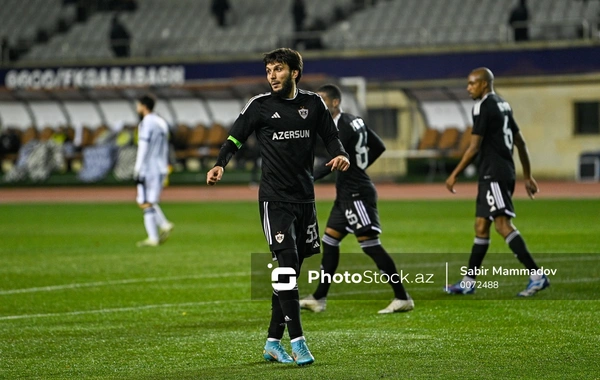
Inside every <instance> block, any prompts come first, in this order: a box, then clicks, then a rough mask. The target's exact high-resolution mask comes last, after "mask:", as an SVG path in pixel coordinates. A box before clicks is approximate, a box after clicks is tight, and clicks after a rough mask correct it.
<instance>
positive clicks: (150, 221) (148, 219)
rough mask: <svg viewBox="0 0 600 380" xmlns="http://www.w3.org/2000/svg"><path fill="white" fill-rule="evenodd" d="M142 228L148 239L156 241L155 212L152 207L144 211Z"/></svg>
mask: <svg viewBox="0 0 600 380" xmlns="http://www.w3.org/2000/svg"><path fill="white" fill-rule="evenodd" d="M144 227H146V232H147V233H148V239H150V240H154V241H158V229H157V228H156V212H155V210H154V208H153V207H148V208H147V209H144Z"/></svg>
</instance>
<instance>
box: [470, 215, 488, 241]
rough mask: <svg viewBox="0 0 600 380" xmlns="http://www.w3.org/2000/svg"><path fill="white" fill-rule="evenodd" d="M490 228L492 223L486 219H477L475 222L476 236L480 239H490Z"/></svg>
mask: <svg viewBox="0 0 600 380" xmlns="http://www.w3.org/2000/svg"><path fill="white" fill-rule="evenodd" d="M490 226H491V223H490V222H489V221H488V220H486V219H484V218H477V219H476V220H475V226H474V227H475V236H478V237H480V238H488V237H490Z"/></svg>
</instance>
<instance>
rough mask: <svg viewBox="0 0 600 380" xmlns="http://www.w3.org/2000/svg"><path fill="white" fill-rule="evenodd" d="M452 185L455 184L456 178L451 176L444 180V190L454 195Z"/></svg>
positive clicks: (454, 191)
mask: <svg viewBox="0 0 600 380" xmlns="http://www.w3.org/2000/svg"><path fill="white" fill-rule="evenodd" d="M454 184H456V176H454V175H452V174H451V175H450V176H448V178H447V179H446V189H448V191H450V192H451V193H453V194H454V193H456V190H454Z"/></svg>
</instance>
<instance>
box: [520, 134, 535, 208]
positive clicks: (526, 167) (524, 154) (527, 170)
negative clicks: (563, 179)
mask: <svg viewBox="0 0 600 380" xmlns="http://www.w3.org/2000/svg"><path fill="white" fill-rule="evenodd" d="M514 142H515V146H516V147H517V150H518V151H519V160H521V166H522V167H523V177H525V190H526V191H527V195H529V198H531V199H534V198H535V194H536V193H537V192H539V191H540V190H539V188H538V185H537V182H536V181H535V179H534V178H533V176H532V175H531V163H530V161H529V151H528V150H527V144H526V143H525V139H524V138H523V135H522V134H521V132H520V131H518V132H517V133H516V134H515V136H514Z"/></svg>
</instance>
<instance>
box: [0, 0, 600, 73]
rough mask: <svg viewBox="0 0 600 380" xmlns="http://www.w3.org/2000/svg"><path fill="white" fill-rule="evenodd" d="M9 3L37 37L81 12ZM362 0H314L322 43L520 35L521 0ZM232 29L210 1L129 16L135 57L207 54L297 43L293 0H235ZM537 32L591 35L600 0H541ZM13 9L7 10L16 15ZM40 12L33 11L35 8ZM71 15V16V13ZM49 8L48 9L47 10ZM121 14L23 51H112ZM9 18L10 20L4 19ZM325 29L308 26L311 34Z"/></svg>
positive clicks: (146, 1) (82, 54)
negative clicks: (517, 9)
mask: <svg viewBox="0 0 600 380" xmlns="http://www.w3.org/2000/svg"><path fill="white" fill-rule="evenodd" d="M7 1H9V3H8V4H7V7H5V9H14V10H15V12H20V13H21V14H22V19H31V20H32V22H31V23H18V25H19V26H18V27H15V28H14V30H12V29H11V28H12V24H14V23H15V22H16V21H14V20H16V18H14V17H12V18H8V17H7V16H2V17H7V20H5V21H6V23H4V24H3V25H2V26H1V27H0V28H1V29H0V35H2V33H3V32H7V31H10V36H11V39H12V40H15V39H16V38H17V36H30V37H33V36H34V35H35V33H37V30H39V29H40V28H42V27H45V29H46V30H48V31H53V30H54V29H55V27H50V26H48V25H56V23H57V20H58V19H59V18H67V19H72V18H73V16H72V15H71V14H72V13H73V11H72V8H64V7H62V8H61V7H60V6H59V5H57V4H59V3H60V0H49V1H44V0H32V1H37V2H39V3H40V4H39V5H40V7H41V8H42V9H44V10H47V11H48V12H47V15H49V16H46V13H42V12H35V11H32V10H33V9H34V7H23V6H21V4H22V3H23V2H21V1H19V0H7ZM353 4H354V2H353V1H352V0H329V1H326V2H323V1H319V0H309V1H307V2H306V5H307V11H308V17H307V20H306V23H305V25H307V30H311V26H312V25H315V24H316V23H320V24H323V23H324V24H325V27H326V28H327V30H326V31H324V32H323V34H322V41H323V43H324V45H325V47H326V48H329V49H361V48H390V47H403V46H419V45H452V44H466V43H490V42H491V43H503V42H509V41H510V40H511V39H512V33H511V30H510V28H509V26H508V25H507V20H508V17H509V13H510V8H511V5H512V4H510V3H509V2H506V1H495V0H449V1H444V2H439V1H436V0H387V1H378V2H377V3H376V5H375V6H371V7H366V8H356V7H354V5H353ZM231 5H232V12H231V14H230V21H229V23H228V26H227V27H226V28H219V27H218V26H217V25H216V21H215V20H214V18H213V17H212V15H211V14H210V10H209V9H210V1H209V0H170V1H162V0H141V1H139V7H138V9H137V10H136V11H135V12H127V13H123V14H121V15H120V19H121V20H122V22H123V23H124V24H125V25H126V26H127V28H128V29H129V30H130V31H131V33H132V41H131V46H132V52H131V55H132V56H133V57H160V56H169V57H177V56H199V55H206V54H230V53H247V52H262V51H266V50H270V49H272V48H274V47H276V46H279V45H282V44H283V45H290V44H291V41H293V39H294V35H293V31H292V19H291V12H289V11H288V9H290V7H291V1H290V0H286V1H280V2H278V7H273V6H272V4H271V3H270V0H234V1H231ZM529 9H530V14H531V21H530V35H531V39H533V40H546V39H575V38H582V37H589V34H590V33H591V31H592V30H596V31H597V27H596V26H595V25H596V24H597V22H598V11H599V9H600V1H599V0H588V1H581V0H531V1H530V2H529ZM11 13H12V12H3V14H5V15H8V14H11ZM30 13H31V14H30ZM65 13H66V14H67V15H66V16H65ZM41 14H44V17H40V15H41ZM112 17H113V13H107V12H97V13H95V14H93V15H92V16H91V17H90V18H89V19H88V20H87V22H85V23H79V24H76V25H74V26H73V27H72V28H70V30H68V32H66V33H64V34H56V35H54V36H52V34H53V33H50V34H49V36H52V37H51V38H50V39H49V41H48V42H47V43H43V42H40V43H37V44H36V45H34V46H33V47H32V48H31V50H30V51H29V53H27V54H26V55H25V57H24V58H23V60H24V61H33V60H39V59H46V60H73V59H76V58H77V59H99V58H105V59H106V58H111V57H112V52H111V51H110V48H109V42H108V34H109V28H110V22H111V19H112ZM0 20H1V18H0ZM315 33H316V35H317V36H318V35H319V34H320V33H321V32H306V33H305V34H304V35H305V36H306V37H307V38H308V37H311V36H314V35H315Z"/></svg>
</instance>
